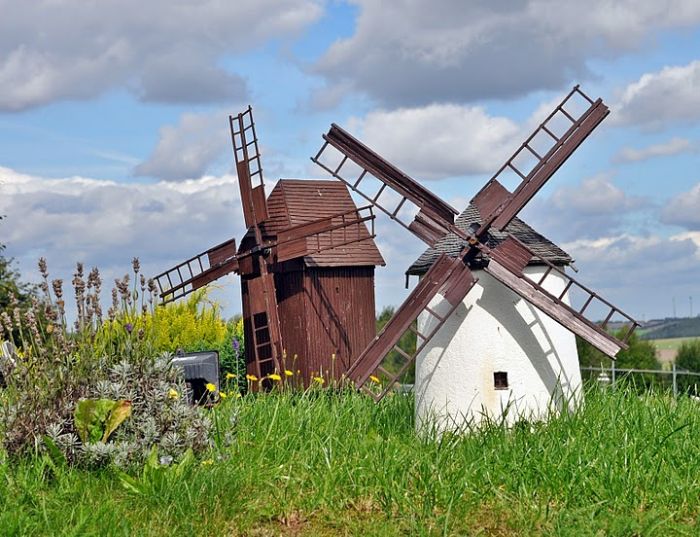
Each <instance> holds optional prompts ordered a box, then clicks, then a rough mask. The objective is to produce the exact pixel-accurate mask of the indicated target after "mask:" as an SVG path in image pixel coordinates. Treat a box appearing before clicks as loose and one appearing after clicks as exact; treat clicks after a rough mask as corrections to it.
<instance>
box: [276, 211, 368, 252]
mask: <svg viewBox="0 0 700 537" xmlns="http://www.w3.org/2000/svg"><path fill="white" fill-rule="evenodd" d="M374 218H375V216H374V212H373V210H372V206H371V205H367V206H365V207H360V208H359V209H353V210H350V211H344V212H341V213H338V214H335V215H333V216H329V217H326V218H320V219H319V220H315V221H314V222H310V223H307V224H300V225H298V226H294V227H291V228H287V229H285V230H283V231H281V232H280V233H279V234H278V236H277V241H276V251H277V261H278V262H283V261H288V260H290V259H295V258H297V257H303V256H306V255H311V254H314V253H319V252H323V251H326V250H332V249H334V248H339V247H341V246H346V245H348V244H352V243H355V242H360V241H364V240H368V239H373V238H374V237H375V236H376V234H375V232H374ZM367 222H369V223H370V226H371V228H370V231H368V230H367V227H366V226H365V224H366V223H367Z"/></svg>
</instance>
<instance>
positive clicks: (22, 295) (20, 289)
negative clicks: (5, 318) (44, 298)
mask: <svg viewBox="0 0 700 537" xmlns="http://www.w3.org/2000/svg"><path fill="white" fill-rule="evenodd" d="M3 218H4V217H3V216H2V215H0V221H1V220H3ZM4 250H5V245H4V244H3V243H0V314H1V313H5V314H7V315H16V314H18V313H19V312H25V311H26V310H27V309H28V308H29V306H30V305H31V300H32V297H33V296H34V295H35V292H36V288H35V286H33V285H31V284H29V283H27V282H23V281H22V278H21V275H20V273H19V271H17V269H16V268H15V267H14V260H13V259H12V258H8V257H5V256H4V255H3V251H4ZM15 310H16V311H17V312H18V313H15ZM3 331H4V330H3V323H1V322H0V341H2V339H3V337H2V336H3ZM14 336H15V337H16V336H17V333H15V334H14Z"/></svg>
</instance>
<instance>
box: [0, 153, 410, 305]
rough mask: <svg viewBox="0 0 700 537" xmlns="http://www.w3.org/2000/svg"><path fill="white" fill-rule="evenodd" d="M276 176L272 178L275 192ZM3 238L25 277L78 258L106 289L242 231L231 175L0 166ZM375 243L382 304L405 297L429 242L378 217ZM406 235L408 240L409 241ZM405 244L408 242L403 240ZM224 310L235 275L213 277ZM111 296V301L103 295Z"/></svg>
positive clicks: (68, 266) (234, 289) (62, 272)
mask: <svg viewBox="0 0 700 537" xmlns="http://www.w3.org/2000/svg"><path fill="white" fill-rule="evenodd" d="M272 188H274V182H269V181H268V182H267V184H266V190H267V192H268V193H269V192H270V191H271V190H272ZM0 192H1V194H2V195H0V214H5V215H7V218H6V219H4V220H3V221H2V222H1V223H0V233H2V242H3V243H6V244H7V247H8V251H7V254H8V255H9V256H12V257H15V258H16V259H17V261H18V262H19V267H20V269H21V272H22V274H23V277H24V278H25V279H27V280H30V281H37V280H38V273H37V270H36V262H37V260H38V259H39V257H41V256H43V257H46V259H47V260H48V264H49V269H50V271H51V273H52V276H53V277H61V278H63V279H64V281H70V275H71V274H72V273H73V270H74V268H75V262H76V261H82V262H84V263H85V265H86V267H88V268H90V267H93V266H97V267H99V268H100V270H101V273H102V276H103V279H104V281H105V285H104V286H105V288H110V287H111V283H112V281H113V278H116V277H121V276H123V275H124V274H125V273H126V272H129V271H130V262H131V259H132V258H133V257H138V258H139V259H140V261H141V266H142V268H143V271H144V273H145V274H147V275H155V274H158V273H160V272H162V271H164V270H166V269H168V268H170V267H172V266H174V265H175V264H177V263H178V262H181V261H183V260H185V259H187V258H189V257H192V256H193V255H195V254H197V253H199V252H202V251H204V250H206V249H207V248H209V247H211V246H214V245H216V244H219V243H220V242H223V241H224V240H227V239H229V238H231V237H235V238H236V239H237V241H238V240H240V238H241V237H242V236H243V235H244V233H245V225H244V221H243V214H242V210H241V204H240V195H239V190H238V184H237V179H236V178H235V176H230V175H224V176H221V177H214V176H206V177H203V178H201V179H189V180H185V181H179V182H171V181H161V182H157V183H149V184H141V183H118V182H115V181H107V180H100V179H92V178H83V177H68V178H62V179H48V178H43V177H37V176H32V175H25V174H21V173H18V172H15V171H13V170H11V169H8V168H2V167H0ZM377 226H378V227H377V230H378V233H379V237H380V238H379V239H378V245H379V247H380V248H381V250H382V252H383V254H384V255H385V256H386V259H387V262H388V266H387V267H378V268H377V272H376V278H377V280H376V281H377V307H378V308H380V307H381V306H383V305H388V304H393V305H397V304H399V303H400V302H401V301H403V300H404V298H405V297H406V296H407V294H408V291H406V290H405V289H404V288H403V281H404V271H405V270H406V268H407V267H408V266H409V265H410V264H411V263H412V262H413V260H414V259H415V257H417V256H418V255H420V253H421V252H422V250H423V247H424V246H423V244H422V243H421V242H420V241H419V240H417V239H415V238H414V237H413V236H412V235H411V234H410V233H409V232H408V231H406V230H403V229H402V228H400V227H399V226H398V225H397V224H396V223H395V222H392V221H390V220H389V219H388V218H383V217H381V216H380V218H378V222H377ZM407 241H409V242H407ZM407 245H408V246H407ZM217 283H218V284H220V285H221V287H222V289H221V291H219V292H217V294H216V295H215V296H216V297H217V298H219V299H221V300H223V301H224V303H225V305H226V310H225V312H226V314H227V315H233V314H234V313H236V312H239V311H240V307H241V306H240V291H239V282H238V279H237V278H236V277H234V276H231V277H227V278H225V279H223V280H219V281H218V282H217ZM105 298H106V299H108V297H105Z"/></svg>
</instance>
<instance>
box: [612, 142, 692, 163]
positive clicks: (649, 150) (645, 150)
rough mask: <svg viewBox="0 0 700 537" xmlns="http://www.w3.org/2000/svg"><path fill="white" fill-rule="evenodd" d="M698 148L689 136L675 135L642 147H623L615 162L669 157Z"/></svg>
mask: <svg viewBox="0 0 700 537" xmlns="http://www.w3.org/2000/svg"><path fill="white" fill-rule="evenodd" d="M695 150H697V147H696V145H695V144H692V143H691V142H690V140H688V139H687V138H678V137H674V138H671V139H670V140H668V141H666V142H661V143H658V144H652V145H648V146H646V147H642V148H640V149H636V148H634V147H623V148H622V149H620V151H619V152H618V153H617V155H615V157H614V158H613V161H615V162H641V161H644V160H649V159H651V158H654V157H667V156H671V155H679V154H681V153H687V152H690V151H695Z"/></svg>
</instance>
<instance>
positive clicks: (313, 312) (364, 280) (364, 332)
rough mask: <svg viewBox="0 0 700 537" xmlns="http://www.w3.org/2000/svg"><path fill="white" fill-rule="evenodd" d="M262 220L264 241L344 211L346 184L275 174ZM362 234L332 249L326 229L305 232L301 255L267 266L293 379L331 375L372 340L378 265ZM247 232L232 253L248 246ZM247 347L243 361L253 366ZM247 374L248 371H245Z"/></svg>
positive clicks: (247, 313) (350, 206)
mask: <svg viewBox="0 0 700 537" xmlns="http://www.w3.org/2000/svg"><path fill="white" fill-rule="evenodd" d="M267 207H268V219H267V220H266V221H265V223H264V224H263V226H262V234H263V238H264V239H265V240H269V241H274V240H276V239H277V237H278V236H279V235H280V234H281V233H284V231H285V230H286V229H289V228H291V227H295V226H300V225H304V224H310V223H312V222H314V221H316V220H318V219H319V218H325V217H331V216H333V215H334V214H338V213H346V212H352V211H354V210H356V209H357V208H356V206H355V204H354V202H353V201H352V198H351V197H350V193H349V192H348V189H347V187H346V186H345V185H344V184H342V183H340V182H338V181H328V180H314V179H281V180H280V181H278V182H277V184H276V186H275V188H274V189H273V190H272V192H271V193H270V195H269V196H268V198H267ZM362 237H363V238H364V240H361V241H356V242H353V243H350V244H346V245H344V246H339V247H336V248H333V249H327V250H321V251H318V250H319V248H314V246H315V245H316V243H317V241H320V247H321V248H322V247H324V246H328V243H329V241H330V237H329V236H328V234H327V233H326V234H320V235H318V236H313V237H310V238H306V239H305V241H306V242H307V243H308V244H307V245H306V246H305V247H304V248H305V251H306V252H307V253H308V255H305V256H300V257H295V258H293V259H290V260H288V261H285V262H283V263H278V264H276V265H275V266H274V268H273V275H274V283H275V289H276V298H277V308H278V314H279V319H280V331H281V336H282V347H283V349H282V353H283V358H282V359H281V362H282V363H281V364H280V367H282V368H284V369H288V370H292V371H293V372H294V374H295V376H298V377H299V378H300V382H303V383H305V384H308V382H309V381H310V379H312V378H313V377H315V376H319V375H320V376H322V377H323V378H324V379H326V380H328V379H330V378H336V379H339V378H340V377H341V376H342V375H343V374H344V373H345V372H346V371H347V369H348V368H349V367H350V364H351V363H352V361H353V360H354V358H356V357H357V355H358V354H359V353H360V352H361V351H362V350H363V349H364V348H365V346H366V345H367V344H368V343H369V342H370V341H371V340H372V339H373V338H374V336H375V334H376V329H375V306H374V269H375V266H377V265H384V259H383V258H382V256H381V254H380V253H379V250H378V249H377V247H376V245H375V244H374V241H373V240H372V238H371V237H370V234H369V232H368V231H367V230H366V229H364V230H362ZM253 240H254V237H253V233H252V231H249V232H248V234H246V236H245V237H244V238H243V240H242V241H241V246H240V249H239V251H241V252H244V251H246V250H248V249H249V248H250V247H251V244H250V242H252V241H253ZM251 298H252V297H251V296H250V292H249V289H248V285H247V278H243V319H244V329H245V339H246V341H252V340H253V339H252V333H251V332H252V330H253V327H254V324H255V323H254V318H253V314H252V312H251V308H250V304H251ZM253 350H254V349H253V348H252V347H250V348H249V347H246V362H247V363H248V364H250V365H251V369H252V366H253V365H254V364H255V356H254V353H253ZM251 372H253V371H251Z"/></svg>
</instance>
